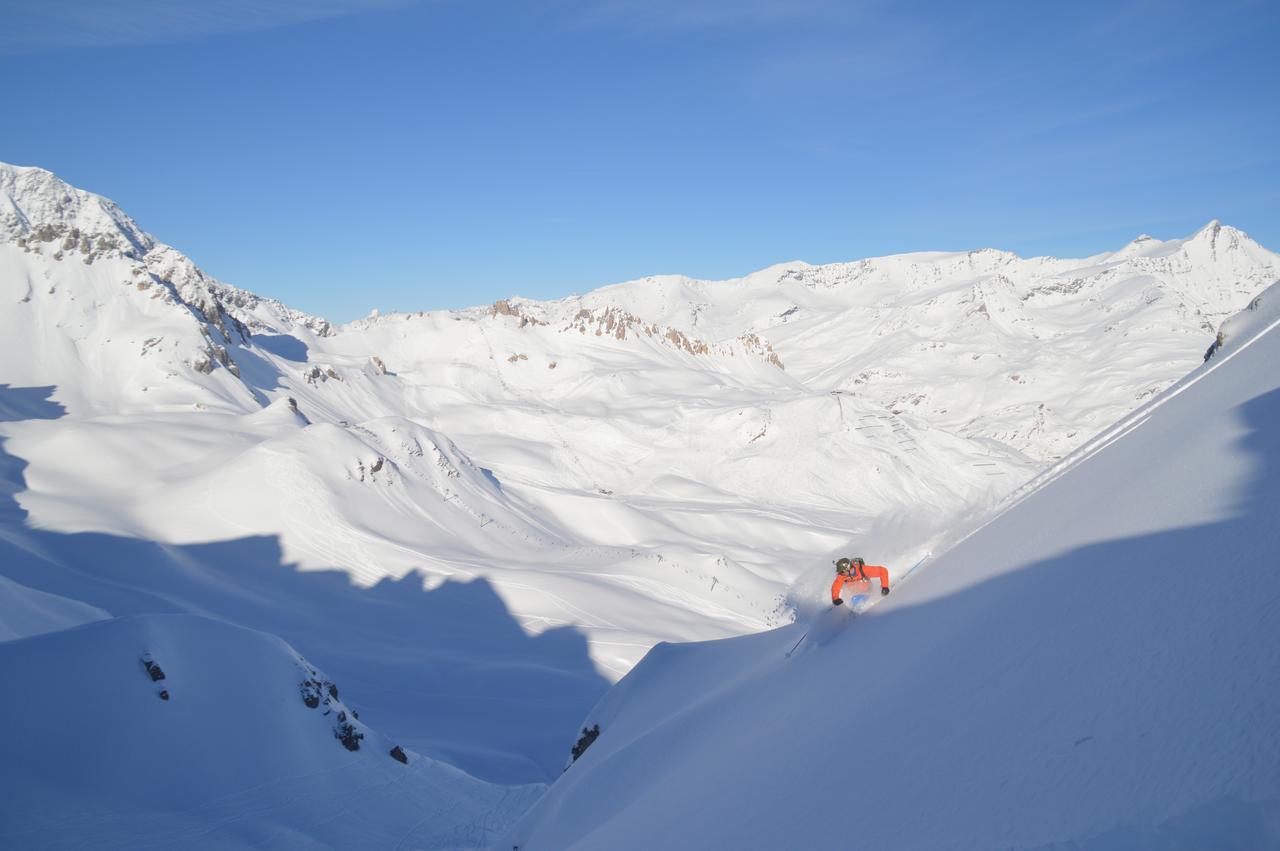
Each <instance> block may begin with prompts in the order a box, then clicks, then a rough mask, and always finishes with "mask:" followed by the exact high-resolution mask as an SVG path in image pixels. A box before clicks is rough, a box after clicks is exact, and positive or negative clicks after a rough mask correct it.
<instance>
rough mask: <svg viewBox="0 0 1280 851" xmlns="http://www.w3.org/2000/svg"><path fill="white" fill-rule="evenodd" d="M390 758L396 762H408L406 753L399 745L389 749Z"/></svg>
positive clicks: (406, 763)
mask: <svg viewBox="0 0 1280 851" xmlns="http://www.w3.org/2000/svg"><path fill="white" fill-rule="evenodd" d="M391 758H392V759H394V760H395V761H396V762H403V763H404V764H405V765H408V764H409V757H408V755H407V754H406V753H405V752H404V748H402V747H400V746H399V745H396V746H395V747H394V748H392V749H391Z"/></svg>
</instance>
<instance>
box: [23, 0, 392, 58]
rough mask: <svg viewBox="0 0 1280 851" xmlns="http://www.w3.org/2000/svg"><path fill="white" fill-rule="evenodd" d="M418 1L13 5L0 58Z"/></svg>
mask: <svg viewBox="0 0 1280 851" xmlns="http://www.w3.org/2000/svg"><path fill="white" fill-rule="evenodd" d="M414 2H416V0H17V2H10V3H6V4H5V7H6V8H5V10H4V13H3V26H0V54H8V55H14V54H29V53H41V52H44V51H48V50H58V49H63V48H77V47H116V46H122V45H139V44H160V43H169V42H178V41H187V40H190V39H196V38H201V37H205V36H214V35H225V34H228V33H238V32H249V31H253V30H264V29H271V28H274V27H282V26H288V25H290V24H297V23H302V22H304V21H314V20H319V19H322V18H333V17H338V16H342V15H355V14H360V13H363V12H379V11H384V10H387V9H393V8H399V7H403V6H408V5H412V4H413V3H414Z"/></svg>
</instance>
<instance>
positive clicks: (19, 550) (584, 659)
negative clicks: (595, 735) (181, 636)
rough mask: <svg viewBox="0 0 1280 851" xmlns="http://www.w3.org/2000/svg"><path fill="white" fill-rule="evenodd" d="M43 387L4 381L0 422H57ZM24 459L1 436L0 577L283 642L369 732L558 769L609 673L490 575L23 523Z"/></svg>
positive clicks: (255, 539) (482, 769) (459, 760)
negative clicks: (304, 558)
mask: <svg viewBox="0 0 1280 851" xmlns="http://www.w3.org/2000/svg"><path fill="white" fill-rule="evenodd" d="M53 390H54V388H52V387H38V388H34V387H23V388H13V387H9V386H7V385H0V422H13V421H16V420H28V419H56V418H58V417H60V416H62V415H63V414H64V413H65V409H64V408H63V407H62V406H61V405H59V404H57V403H55V402H52V401H49V396H50V394H51V393H52V392H53ZM25 467H26V463H25V462H24V461H22V460H21V459H19V458H17V457H15V456H13V455H10V454H9V453H7V452H5V451H4V449H3V443H2V442H0V574H3V575H5V576H7V577H8V578H10V579H12V580H14V581H16V582H18V583H21V584H22V585H26V586H28V587H30V588H34V589H37V590H40V591H45V592H49V593H53V594H59V595H62V596H64V597H69V598H71V599H75V600H80V601H83V602H86V603H89V604H90V605H94V606H97V607H99V608H102V609H105V610H106V611H108V612H110V613H111V614H112V615H113V616H116V617H120V616H125V615H132V614H140V613H145V612H191V613H196V614H202V615H207V616H210V617H215V618H221V619H223V620H227V621H230V622H233V623H236V624H240V625H242V626H247V627H251V628H254V629H259V630H262V631H264V632H270V633H274V634H276V635H279V636H280V637H282V638H284V639H285V640H286V641H288V642H289V643H290V644H292V645H293V647H294V648H295V649H297V650H298V652H299V653H302V654H303V655H304V656H306V657H307V658H308V660H310V661H311V662H312V663H313V664H315V665H317V666H318V667H319V668H320V669H321V670H323V671H325V672H326V673H327V674H328V675H329V676H330V677H331V678H332V679H333V680H334V681H335V682H337V683H338V684H339V686H340V687H341V688H342V692H343V697H344V698H345V699H346V701H347V703H348V705H352V706H354V708H356V709H357V710H359V711H360V713H361V719H362V720H364V721H366V722H367V723H369V724H370V725H371V726H372V727H374V728H375V729H378V730H380V731H381V732H384V733H386V734H387V735H388V736H390V737H392V738H393V739H395V740H397V741H400V742H402V743H403V744H405V745H406V746H408V747H411V748H413V749H414V750H417V751H419V752H421V753H424V754H427V755H431V756H435V757H438V758H443V759H445V760H447V761H448V762H451V763H453V764H454V765H457V766H459V767H460V768H462V769H464V770H465V771H467V772H469V773H471V774H473V775H475V776H477V777H480V778H482V779H486V780H491V781H494V782H500V783H512V784H513V783H527V782H545V781H549V780H551V779H553V778H554V777H555V776H557V775H558V774H559V771H560V769H561V767H562V766H563V764H564V762H565V760H566V759H567V756H568V752H569V748H570V745H572V743H573V741H574V734H575V732H576V729H577V724H578V722H579V721H580V720H581V719H582V718H583V717H584V716H585V715H586V714H587V712H588V710H590V708H591V707H592V705H594V704H595V702H596V701H597V700H598V699H599V698H600V696H601V695H602V694H603V693H604V691H605V690H606V689H607V688H608V682H607V681H606V680H605V679H604V678H603V677H601V676H600V675H599V674H598V672H597V671H596V669H595V667H594V665H593V663H592V662H591V659H590V657H589V655H588V648H587V643H586V640H585V638H584V637H583V636H582V634H581V633H579V632H578V631H577V630H576V629H574V628H571V627H564V628H555V629H550V630H547V631H546V632H543V633H542V634H540V635H537V636H529V635H527V634H526V633H525V632H524V630H523V629H522V628H521V627H520V625H519V624H518V623H517V622H516V621H515V620H514V619H513V618H512V616H511V614H510V612H509V611H508V610H507V608H506V606H505V605H504V604H503V602H502V600H501V599H500V598H499V597H498V595H497V594H496V593H495V592H494V589H493V587H492V586H491V585H490V584H489V583H488V582H487V581H485V580H484V579H476V580H473V581H470V582H453V581H446V582H444V583H443V584H442V585H440V586H439V587H437V588H434V589H432V590H426V589H425V588H424V585H423V580H424V578H425V575H424V574H420V573H417V572H411V573H410V574H408V575H406V576H404V577H402V578H400V579H391V578H386V579H383V580H382V581H380V582H378V583H377V584H376V585H373V586H371V587H367V588H365V587H360V586H357V585H354V584H352V583H351V581H350V580H349V578H348V576H347V574H346V573H345V572H343V571H341V570H336V569H335V570H318V571H312V570H308V571H301V570H298V569H297V568H296V567H295V566H294V565H291V564H286V563H285V560H284V557H283V554H282V551H281V546H280V541H279V540H278V539H277V538H276V537H274V536H251V537H246V538H240V539H236V540H231V541H223V542H216V543H208V544H197V545H182V546H177V545H168V544H158V543H153V542H149V541H143V540H137V539H132V538H126V537H121V536H116V535H110V534H101V533H75V534H63V533H57V532H50V531H46V530H40V529H32V528H28V527H27V526H26V522H25V521H26V512H25V511H24V510H23V509H22V508H21V506H19V505H18V503H17V501H16V500H15V498H14V497H15V495H16V494H17V493H18V492H20V491H21V490H23V489H24V487H25V483H24V477H23V471H24V469H25Z"/></svg>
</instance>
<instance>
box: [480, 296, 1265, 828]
mask: <svg viewBox="0 0 1280 851" xmlns="http://www.w3.org/2000/svg"><path fill="white" fill-rule="evenodd" d="M1278 325H1280V287H1273V288H1271V289H1270V290H1269V291H1267V292H1266V293H1264V294H1263V295H1262V296H1261V297H1260V298H1259V299H1258V300H1256V301H1255V302H1254V303H1253V305H1251V309H1250V310H1248V311H1245V313H1244V314H1242V315H1241V316H1240V317H1238V318H1237V319H1234V320H1233V321H1232V322H1231V323H1229V324H1228V326H1227V328H1226V331H1227V333H1226V334H1225V335H1224V336H1225V338H1226V340H1225V344H1224V346H1223V347H1222V349H1221V350H1219V351H1218V352H1217V353H1216V354H1215V355H1214V357H1213V358H1211V359H1210V360H1209V361H1208V362H1207V363H1206V364H1205V365H1204V366H1203V367H1202V368H1201V369H1199V370H1197V371H1196V372H1195V373H1193V374H1192V375H1191V376H1189V377H1188V378H1187V379H1185V380H1184V381H1183V382H1181V383H1179V384H1178V385H1177V386H1175V387H1174V388H1172V389H1171V390H1170V391H1169V392H1167V393H1166V394H1165V395H1163V396H1162V397H1160V398H1158V399H1157V400H1155V401H1154V402H1153V403H1151V404H1150V405H1148V406H1147V407H1146V408H1145V409H1143V410H1140V411H1138V412H1136V413H1135V414H1134V415H1133V416H1132V417H1130V418H1127V419H1126V420H1124V421H1122V422H1121V423H1119V424H1118V425H1117V426H1116V427H1115V428H1113V429H1110V430H1108V432H1107V433H1105V434H1104V435H1102V436H1101V437H1100V438H1099V439H1098V440H1096V441H1093V442H1092V443H1091V445H1090V446H1088V447H1086V448H1085V449H1084V450H1082V451H1081V453H1080V454H1079V455H1078V456H1077V457H1075V458H1073V459H1071V460H1070V463H1068V464H1067V465H1066V468H1065V469H1062V470H1058V471H1055V473H1054V474H1052V475H1049V476H1046V477H1045V478H1044V479H1043V480H1042V481H1041V482H1040V484H1039V485H1038V486H1037V487H1036V488H1035V489H1034V490H1032V491H1031V492H1030V493H1028V494H1027V495H1025V496H1024V497H1023V498H1021V499H1020V500H1018V501H1017V502H1016V503H1015V504H1013V505H1012V506H1011V507H1010V508H1008V509H1007V510H1005V511H1004V512H1002V513H1001V514H1000V515H999V516H998V517H996V518H995V519H994V520H992V521H991V522H990V523H988V524H987V525H985V526H984V527H982V528H980V529H978V530H977V531H975V532H974V533H973V534H971V535H970V536H969V537H967V538H965V539H964V540H963V541H961V542H960V543H958V544H957V545H956V546H954V547H953V548H952V549H950V550H949V551H947V552H945V553H944V554H942V555H940V556H939V557H937V559H936V560H935V561H934V562H933V563H931V564H929V565H928V566H927V567H926V568H922V569H921V570H920V571H918V572H917V574H916V575H915V576H914V577H912V579H911V580H910V581H908V582H907V583H906V584H904V585H903V586H902V587H901V588H899V589H898V590H897V592H896V593H894V594H892V595H891V596H890V597H888V598H885V599H884V601H883V602H880V603H878V604H876V605H875V606H874V607H873V608H871V609H870V610H868V611H867V612H865V613H864V614H861V615H859V616H857V617H854V618H850V617H849V615H848V613H847V612H843V611H836V612H830V613H825V614H823V615H821V616H820V618H819V621H818V622H817V623H815V624H809V625H806V624H796V625H794V626H792V627H789V628H785V629H781V630H776V631H774V632H771V633H764V634H760V635H755V636H750V637H746V638H741V639H728V640H724V641H718V642H710V643H705V644H701V645H688V646H679V647H677V646H660V647H658V648H655V650H654V651H652V652H651V653H650V654H649V656H648V657H646V659H645V660H644V661H643V662H642V663H641V664H640V665H639V666H637V668H636V669H635V670H634V671H633V672H632V673H631V674H630V675H629V676H628V677H626V678H625V679H623V680H622V681H621V683H619V685H618V686H616V687H615V688H614V689H613V690H612V691H611V692H610V693H609V695H607V696H606V698H605V699H604V700H603V701H602V702H601V704H600V705H599V706H598V707H597V708H596V710H595V711H593V712H592V713H591V715H590V716H589V717H588V719H587V722H586V723H588V724H599V726H600V728H601V735H600V736H599V738H598V739H597V740H596V741H595V742H594V743H593V744H592V746H591V747H590V748H589V749H588V750H587V752H586V753H585V755H584V756H583V757H582V758H581V759H580V760H579V761H578V762H577V763H575V764H574V765H573V766H572V768H570V770H569V771H568V772H567V773H566V775H565V776H564V777H563V779H561V780H560V781H559V782H557V783H556V784H555V785H554V786H553V787H552V789H551V790H550V792H549V793H548V795H547V796H546V798H544V799H543V800H542V801H541V802H540V803H539V804H538V805H537V806H536V807H535V809H534V810H533V811H532V812H531V813H530V814H529V815H528V816H527V817H526V819H525V820H524V821H523V822H522V823H521V824H520V825H519V826H518V827H517V829H515V830H514V831H513V832H512V833H511V834H510V835H509V837H508V838H507V840H506V841H505V842H504V845H505V844H507V843H508V842H509V844H511V845H518V846H519V847H520V848H521V849H522V851H533V850H534V849H570V848H581V849H587V848H610V849H627V848H636V849H642V848H672V849H675V848H689V849H703V848H734V849H748V848H760V849H775V848H815V849H816V848H833V849H834V848H849V847H866V848H938V849H940V848H975V849H977V848H997V847H999V848H1019V849H1031V848H1072V849H1119V848H1146V849H1173V848H1209V847H1212V848H1241V849H1243V848H1264V847H1276V846H1277V845H1280V715H1278V714H1277V713H1276V711H1275V707H1276V703H1277V700H1280V626H1278V625H1280V573H1277V571H1276V570H1275V565H1276V556H1275V554H1276V552H1280V523H1277V521H1276V509H1275V507H1276V505H1278V504H1280V468H1277V464H1278V463H1280V371H1277V369H1276V367H1277V364H1280V330H1278V329H1277V326H1278ZM837 620H841V621H842V622H841V623H840V624H839V625H838V628H833V624H835V623H836V621H837ZM810 626H812V627H814V628H815V632H818V633H819V634H825V635H826V638H825V639H823V640H821V641H807V642H806V643H804V644H802V645H801V648H800V649H799V650H798V651H797V652H796V653H795V654H794V655H793V656H792V657H791V658H790V659H788V658H786V656H785V653H786V651H787V650H788V648H790V647H791V646H792V645H793V644H794V643H795V642H796V640H797V638H799V636H800V634H801V633H802V632H803V631H804V630H805V629H806V628H808V627H810Z"/></svg>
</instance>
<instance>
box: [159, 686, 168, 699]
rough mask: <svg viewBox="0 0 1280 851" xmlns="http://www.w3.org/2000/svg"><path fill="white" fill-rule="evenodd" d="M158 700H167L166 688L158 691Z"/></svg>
mask: <svg viewBox="0 0 1280 851" xmlns="http://www.w3.org/2000/svg"><path fill="white" fill-rule="evenodd" d="M160 699H161V700H168V699H169V690H168V689H167V688H162V689H160Z"/></svg>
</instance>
